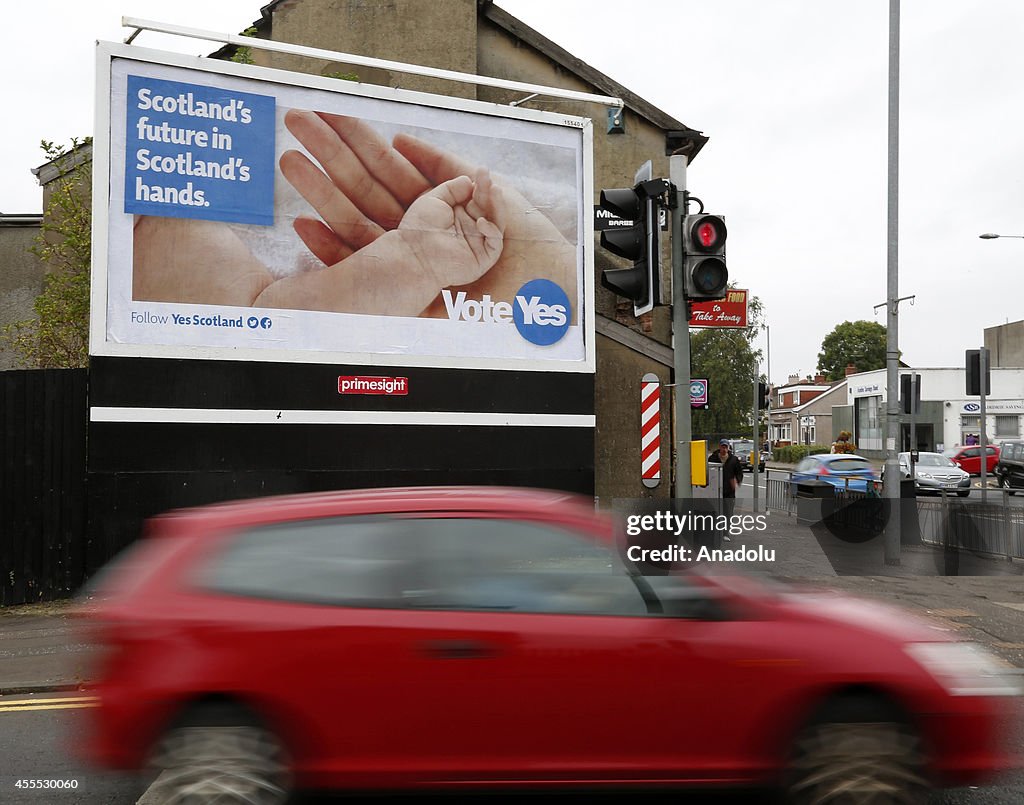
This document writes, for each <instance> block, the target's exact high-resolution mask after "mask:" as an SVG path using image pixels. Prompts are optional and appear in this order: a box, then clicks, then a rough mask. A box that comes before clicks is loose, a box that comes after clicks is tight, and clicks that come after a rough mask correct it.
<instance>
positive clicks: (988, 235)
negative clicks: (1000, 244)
mask: <svg viewBox="0 0 1024 805" xmlns="http://www.w3.org/2000/svg"><path fill="white" fill-rule="evenodd" d="M978 237H979V238H981V239H982V240H994V239H995V238H1024V235H996V234H995V233H993V232H986V233H985V234H984V235H978Z"/></svg>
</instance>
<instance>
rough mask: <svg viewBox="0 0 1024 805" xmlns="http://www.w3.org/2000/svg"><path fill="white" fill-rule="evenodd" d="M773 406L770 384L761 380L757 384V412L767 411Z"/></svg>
mask: <svg viewBox="0 0 1024 805" xmlns="http://www.w3.org/2000/svg"><path fill="white" fill-rule="evenodd" d="M770 406H771V394H770V390H769V388H768V384H767V383H765V382H764V381H761V380H759V381H758V383H757V410H759V411H767V410H768V408H769V407H770Z"/></svg>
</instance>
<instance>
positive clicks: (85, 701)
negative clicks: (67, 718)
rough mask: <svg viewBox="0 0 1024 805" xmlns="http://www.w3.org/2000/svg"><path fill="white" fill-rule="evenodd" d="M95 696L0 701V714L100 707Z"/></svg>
mask: <svg viewBox="0 0 1024 805" xmlns="http://www.w3.org/2000/svg"><path fill="white" fill-rule="evenodd" d="M98 706H99V702H98V701H97V700H96V697H95V696H67V697H65V698H63V699H9V700H8V699H0V713H20V712H23V711H26V710H72V709H77V708H81V707H98Z"/></svg>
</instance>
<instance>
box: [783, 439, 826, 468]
mask: <svg viewBox="0 0 1024 805" xmlns="http://www.w3.org/2000/svg"><path fill="white" fill-rule="evenodd" d="M831 449H832V448H831V446H829V445H825V444H787V445H786V446H784V447H776V448H774V449H773V450H772V457H773V458H774V459H775V460H776V461H779V462H782V463H783V464H796V463H797V462H798V461H800V460H801V459H804V458H806V457H807V456H814V455H817V454H818V453H827V452H829V451H830V450H831Z"/></svg>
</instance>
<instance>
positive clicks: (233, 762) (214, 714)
mask: <svg viewBox="0 0 1024 805" xmlns="http://www.w3.org/2000/svg"><path fill="white" fill-rule="evenodd" d="M151 766H152V768H153V770H154V771H156V772H159V776H158V777H157V779H156V781H155V782H154V783H153V786H152V787H151V789H150V791H151V792H152V794H153V795H154V796H155V801H157V802H161V803H165V805H186V803H188V805H192V803H214V802H216V803H218V805H220V804H221V803H223V805H229V804H230V805H243V803H244V805H280V803H284V802H286V801H287V800H288V797H289V795H290V792H291V774H290V762H289V759H288V756H287V753H286V752H285V749H284V746H283V745H282V743H281V742H280V741H279V740H278V739H277V737H276V736H275V735H274V734H273V732H271V731H270V730H269V729H267V728H266V726H265V725H263V724H262V723H261V722H260V721H259V720H258V719H257V718H256V717H255V716H253V715H252V714H250V713H249V712H247V711H246V710H244V709H242V708H238V707H233V706H221V705H214V706H204V707H201V708H197V709H194V710H191V711H189V712H188V713H186V714H185V716H184V717H183V718H181V719H179V721H178V722H177V723H176V724H175V725H174V726H173V727H171V729H169V730H168V731H167V732H166V733H165V734H164V736H163V737H162V738H161V740H160V742H159V744H158V745H157V747H156V749H155V750H154V752H153V756H152V760H151Z"/></svg>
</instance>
